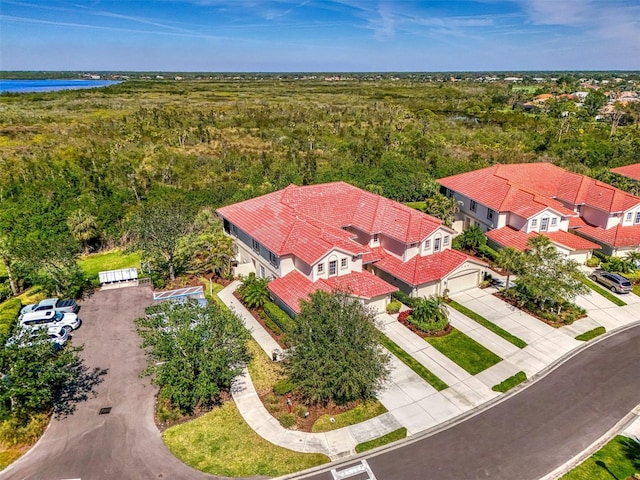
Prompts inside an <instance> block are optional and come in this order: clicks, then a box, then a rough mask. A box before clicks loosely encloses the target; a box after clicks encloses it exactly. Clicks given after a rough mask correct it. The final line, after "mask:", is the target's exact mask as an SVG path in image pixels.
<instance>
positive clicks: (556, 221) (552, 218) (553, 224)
mask: <svg viewBox="0 0 640 480" xmlns="http://www.w3.org/2000/svg"><path fill="white" fill-rule="evenodd" d="M557 224H558V217H551V226H552V227H555V226H556V225H557Z"/></svg>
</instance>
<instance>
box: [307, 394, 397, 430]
mask: <svg viewBox="0 0 640 480" xmlns="http://www.w3.org/2000/svg"><path fill="white" fill-rule="evenodd" d="M383 413H387V409H386V408H384V405H382V404H381V403H380V402H379V401H377V400H373V401H369V402H365V403H362V404H360V405H358V406H356V407H354V408H352V409H351V410H347V411H346V412H344V413H341V414H339V415H334V416H333V419H334V420H335V422H333V423H332V422H331V420H330V418H331V415H323V416H321V417H320V418H319V419H318V420H316V422H315V423H314V424H313V427H311V431H312V432H329V431H331V430H336V429H338V428H342V427H348V426H349V425H355V424H356V423H360V422H364V421H365V420H369V419H371V418H374V417H377V416H378V415H382V414H383Z"/></svg>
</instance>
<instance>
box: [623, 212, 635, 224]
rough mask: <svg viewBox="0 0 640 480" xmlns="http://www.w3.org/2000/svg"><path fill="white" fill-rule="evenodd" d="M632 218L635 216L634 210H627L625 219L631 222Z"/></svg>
mask: <svg viewBox="0 0 640 480" xmlns="http://www.w3.org/2000/svg"><path fill="white" fill-rule="evenodd" d="M632 218H633V212H627V217H626V218H625V220H626V221H627V222H630V221H631V219H632Z"/></svg>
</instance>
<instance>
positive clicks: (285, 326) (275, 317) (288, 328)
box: [262, 302, 296, 333]
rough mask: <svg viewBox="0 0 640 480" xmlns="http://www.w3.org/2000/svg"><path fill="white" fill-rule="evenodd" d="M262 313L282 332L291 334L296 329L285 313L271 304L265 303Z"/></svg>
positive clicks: (293, 322)
mask: <svg viewBox="0 0 640 480" xmlns="http://www.w3.org/2000/svg"><path fill="white" fill-rule="evenodd" d="M262 308H263V310H264V313H265V315H266V316H267V317H269V318H270V319H271V320H272V321H273V322H274V323H276V324H277V325H278V326H279V327H280V328H281V329H282V331H283V332H287V333H288V332H292V331H294V330H295V329H296V322H295V320H293V318H291V317H290V316H289V315H287V312H285V311H284V310H282V309H281V308H280V307H279V306H278V305H276V304H275V303H273V302H267V303H265V304H264V307H262Z"/></svg>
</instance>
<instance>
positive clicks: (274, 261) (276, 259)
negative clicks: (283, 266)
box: [269, 252, 278, 267]
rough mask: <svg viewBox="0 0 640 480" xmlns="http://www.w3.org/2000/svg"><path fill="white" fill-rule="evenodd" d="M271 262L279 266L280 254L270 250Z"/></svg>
mask: <svg viewBox="0 0 640 480" xmlns="http://www.w3.org/2000/svg"><path fill="white" fill-rule="evenodd" d="M269 262H271V265H273V266H275V267H277V266H278V256H277V255H276V254H275V253H273V252H269Z"/></svg>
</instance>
